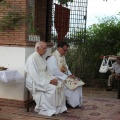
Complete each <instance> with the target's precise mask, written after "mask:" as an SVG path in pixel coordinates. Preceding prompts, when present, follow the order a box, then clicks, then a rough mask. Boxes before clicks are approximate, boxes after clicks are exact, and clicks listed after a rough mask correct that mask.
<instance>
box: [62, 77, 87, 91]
mask: <svg viewBox="0 0 120 120" xmlns="http://www.w3.org/2000/svg"><path fill="white" fill-rule="evenodd" d="M84 84H85V83H84V82H83V81H82V80H81V79H80V78H75V79H74V78H70V77H68V78H67V79H66V80H65V81H64V85H65V86H66V87H67V88H69V89H70V90H74V89H76V88H77V87H78V86H82V85H84Z"/></svg>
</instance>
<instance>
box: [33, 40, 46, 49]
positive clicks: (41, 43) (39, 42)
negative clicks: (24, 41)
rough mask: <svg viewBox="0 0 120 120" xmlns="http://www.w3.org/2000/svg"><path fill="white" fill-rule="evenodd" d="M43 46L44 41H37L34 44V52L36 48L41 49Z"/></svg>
mask: <svg viewBox="0 0 120 120" xmlns="http://www.w3.org/2000/svg"><path fill="white" fill-rule="evenodd" d="M44 45H46V43H45V42H44V41H38V42H37V43H36V44H35V51H37V48H38V47H39V48H41V47H43V46H44Z"/></svg>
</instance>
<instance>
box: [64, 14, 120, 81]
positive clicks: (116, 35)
mask: <svg viewBox="0 0 120 120" xmlns="http://www.w3.org/2000/svg"><path fill="white" fill-rule="evenodd" d="M76 32H77V33H75V35H72V36H74V38H73V39H74V40H77V39H78V37H79V38H83V36H82V35H83V34H81V31H76ZM76 35H77V36H76ZM86 38H87V39H86V42H85V43H82V42H81V40H77V44H74V41H73V43H72V44H73V47H72V48H71V49H70V52H69V53H68V54H67V57H66V58H67V62H68V66H69V67H70V70H71V71H72V72H73V73H74V74H75V75H77V76H79V77H81V78H83V79H87V78H88V79H95V78H101V77H104V78H107V77H108V74H106V75H107V77H106V75H104V76H103V75H102V74H100V73H99V68H100V64H101V62H102V60H101V59H100V55H117V54H118V53H120V20H119V19H118V18H117V17H113V16H112V17H106V18H103V19H100V20H99V23H98V24H93V25H91V26H90V27H89V28H88V29H87V33H86ZM78 41H79V42H78ZM75 43H76V42H75Z"/></svg>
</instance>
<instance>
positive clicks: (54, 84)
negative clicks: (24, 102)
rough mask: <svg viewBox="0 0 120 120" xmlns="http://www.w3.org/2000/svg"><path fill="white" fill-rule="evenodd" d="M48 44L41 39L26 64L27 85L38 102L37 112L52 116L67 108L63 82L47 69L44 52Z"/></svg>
mask: <svg viewBox="0 0 120 120" xmlns="http://www.w3.org/2000/svg"><path fill="white" fill-rule="evenodd" d="M46 50H47V45H46V43H45V42H43V41H39V42H37V43H36V45H35V52H34V53H33V54H31V55H30V56H29V57H28V59H27V61H26V64H25V72H26V87H27V88H28V90H29V91H30V92H31V94H32V96H33V99H34V100H35V102H36V106H35V112H37V113H38V114H42V115H46V116H52V115H54V114H58V113H62V112H64V111H66V110H67V107H66V105H65V104H66V103H65V93H64V88H63V86H62V83H61V82H60V81H58V80H57V79H56V77H54V76H53V75H51V74H50V73H49V72H48V70H47V65H46V60H45V58H44V54H45V53H46Z"/></svg>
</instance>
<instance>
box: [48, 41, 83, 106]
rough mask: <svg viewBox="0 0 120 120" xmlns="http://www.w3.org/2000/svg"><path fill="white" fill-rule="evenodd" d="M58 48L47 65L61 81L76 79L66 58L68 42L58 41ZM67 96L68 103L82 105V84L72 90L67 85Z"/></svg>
mask: <svg viewBox="0 0 120 120" xmlns="http://www.w3.org/2000/svg"><path fill="white" fill-rule="evenodd" d="M57 47H58V48H57V50H55V51H54V52H53V53H52V56H50V57H49V58H48V59H47V66H48V68H49V71H50V73H51V74H52V75H54V76H56V77H57V78H58V79H59V80H60V81H62V82H63V81H65V80H66V79H67V78H72V79H75V78H76V77H75V76H74V75H72V73H71V72H70V70H69V69H68V66H67V64H66V60H65V56H64V55H65V53H66V51H67V50H68V47H69V45H68V44H67V43H66V42H60V43H58V46H57ZM65 96H66V100H67V104H69V105H70V106H71V107H73V108H75V107H78V106H79V107H81V106H82V103H83V99H82V86H78V87H77V88H76V89H74V90H71V89H69V88H67V87H66V86H65Z"/></svg>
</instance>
